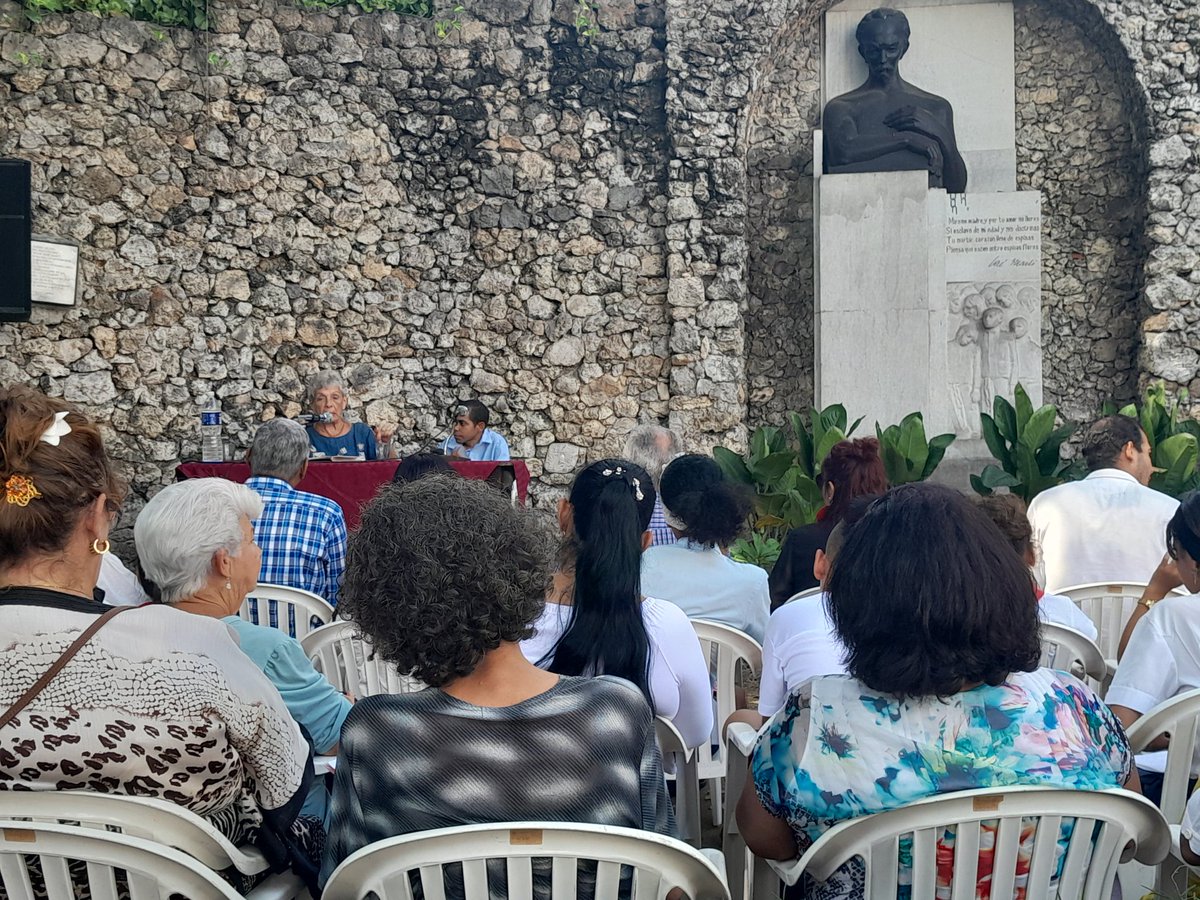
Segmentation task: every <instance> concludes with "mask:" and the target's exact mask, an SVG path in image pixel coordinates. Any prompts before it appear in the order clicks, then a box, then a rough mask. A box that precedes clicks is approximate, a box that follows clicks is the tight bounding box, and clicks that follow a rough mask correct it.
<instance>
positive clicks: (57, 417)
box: [21, 412, 71, 506]
mask: <svg viewBox="0 0 1200 900" xmlns="http://www.w3.org/2000/svg"><path fill="white" fill-rule="evenodd" d="M70 433H71V423H69V422H68V421H67V413H66V412H57V413H55V414H54V421H53V422H51V423H50V427H49V428H47V429H46V430H45V431H43V432H42V436H41V437H40V438H38V440H40V441H42V442H43V443H46V444H49V445H50V446H51V447H57V446H58V442H59V441H60V440H62V439H63V438H64V437H66V436H67V435H68V434H70ZM21 505H22V506H24V505H25V504H24V503H22V504H21Z"/></svg>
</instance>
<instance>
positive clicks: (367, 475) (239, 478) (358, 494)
mask: <svg viewBox="0 0 1200 900" xmlns="http://www.w3.org/2000/svg"><path fill="white" fill-rule="evenodd" d="M449 462H450V465H451V466H453V467H454V469H455V471H457V472H458V473H459V474H460V475H463V476H464V477H466V478H475V479H478V480H480V481H486V480H487V479H488V478H490V477H491V476H492V473H494V472H495V471H496V468H497V467H498V466H508V465H511V466H512V469H513V474H514V475H515V476H516V479H517V499H518V500H520V502H521V505H522V506H523V505H524V504H525V501H526V499H527V497H528V495H529V469H528V468H526V466H525V463H524V462H523V461H522V460H519V459H514V460H512V461H511V462H474V461H472V460H466V459H451V460H449ZM397 465H399V460H395V459H386V460H375V461H371V462H329V461H328V460H313V461H312V462H310V463H309V464H308V472H306V473H305V475H304V480H303V481H301V482H300V490H302V491H309V492H310V493H313V494H319V495H320V496H322V497H328V498H329V499H330V500H333V501H335V502H336V503H337V504H338V505H339V506H341V507H342V512H343V513H344V514H345V516H346V527H347V528H349V529H350V530H351V531H353V530H354V529H355V528H357V527H358V519H359V516H360V515H361V513H362V508H363V506H365V505H366V504H367V502H369V501H370V500H371V498H372V497H374V496H375V492H376V491H378V490H379V486H380V485H381V484H387V483H388V482H390V481H391V480H392V476H393V475H395V474H396V466H397ZM249 477H250V466H248V465H247V464H246V463H244V462H236V463H205V462H185V463H181V464H180V465H179V466H177V467H176V469H175V480H176V481H182V480H183V479H185V478H228V479H229V480H230V481H236V482H238V483H239V484H240V483H242V482H244V481H245V480H246V479H247V478H249Z"/></svg>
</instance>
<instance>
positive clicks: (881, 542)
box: [738, 484, 1137, 900]
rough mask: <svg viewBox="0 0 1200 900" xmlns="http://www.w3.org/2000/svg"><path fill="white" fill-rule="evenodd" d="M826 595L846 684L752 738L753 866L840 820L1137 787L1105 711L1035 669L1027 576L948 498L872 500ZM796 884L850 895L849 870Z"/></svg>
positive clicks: (748, 800) (1073, 684) (941, 490)
mask: <svg viewBox="0 0 1200 900" xmlns="http://www.w3.org/2000/svg"><path fill="white" fill-rule="evenodd" d="M827 589H828V591H829V602H830V611H831V613H832V616H833V621H834V626H835V627H836V629H837V633H838V636H839V637H840V638H841V641H842V643H843V644H844V645H845V647H846V651H847V654H846V668H847V670H848V672H849V674H848V675H839V676H827V677H821V678H817V679H814V680H813V681H810V682H808V683H807V684H806V685H804V686H803V687H802V688H801V689H800V690H798V691H796V692H795V693H793V694H792V695H791V696H790V697H789V698H788V701H787V704H786V705H785V706H784V708H783V709H782V710H781V711H780V712H779V713H778V714H776V715H775V716H774V717H773V718H772V719H771V721H770V722H769V723H768V724H767V726H766V729H765V730H764V731H763V733H762V734H761V735H760V737H759V740H758V746H757V747H756V749H755V751H754V755H753V760H752V764H751V766H752V770H753V771H752V774H753V777H752V778H750V779H747V784H746V790H745V791H744V792H743V793H742V796H741V798H740V801H739V805H738V824H739V826H740V827H741V830H742V834H743V835H745V838H746V842H747V844H748V845H749V846H750V848H751V850H753V852H755V853H756V854H758V855H759V856H762V857H764V858H768V859H789V858H791V857H794V856H796V854H797V853H798V852H802V851H803V850H804V849H805V848H806V847H807V846H808V845H809V844H811V843H812V842H813V841H815V840H816V839H817V838H818V837H820V836H821V835H822V834H823V833H824V832H825V831H827V830H828V829H829V828H831V827H833V826H834V825H836V824H838V823H839V822H842V821H845V820H847V819H852V818H856V817H858V816H864V815H868V814H870V813H874V812H880V811H883V810H888V809H895V808H898V807H902V806H904V805H906V804H908V803H911V802H913V801H915V800H919V799H922V798H925V797H930V796H933V795H936V794H940V793H947V792H951V791H961V790H970V789H973V788H988V787H1005V786H1009V785H1019V784H1031V785H1035V784H1040V785H1056V786H1065V787H1071V788H1076V789H1081V790H1101V789H1106V788H1113V787H1118V786H1121V785H1122V784H1124V783H1125V782H1126V780H1127V779H1129V781H1130V782H1131V784H1133V785H1134V786H1135V789H1136V783H1137V779H1136V775H1131V772H1132V767H1131V760H1130V755H1129V745H1128V742H1127V741H1126V739H1125V733H1124V731H1123V730H1122V728H1121V725H1120V723H1119V722H1118V721H1117V720H1116V718H1115V717H1114V716H1113V715H1112V713H1111V712H1110V711H1109V709H1108V707H1107V706H1105V705H1104V703H1103V701H1101V700H1100V699H1099V698H1098V697H1097V696H1096V695H1095V694H1093V693H1092V691H1091V690H1089V689H1088V688H1087V687H1086V686H1085V685H1084V684H1083V683H1082V682H1080V681H1078V680H1077V679H1075V678H1074V677H1072V676H1071V675H1068V674H1066V673H1063V672H1055V671H1051V670H1049V669H1039V668H1037V664H1038V659H1039V657H1040V653H1041V647H1040V641H1039V637H1038V617H1037V611H1036V608H1035V606H1034V604H1033V603H1032V602H1031V600H1032V597H1031V593H1032V592H1031V590H1030V586H1029V572H1028V570H1027V569H1026V567H1025V565H1024V564H1023V563H1022V561H1021V560H1020V559H1018V558H1017V556H1016V555H1015V554H1013V553H1012V552H1011V551H1010V550H1009V548H1008V546H1007V544H1006V543H1005V542H1004V539H1003V537H1002V536H1001V535H1000V533H999V532H998V531H997V530H996V527H995V526H994V525H993V524H992V523H991V522H990V521H989V520H988V519H987V517H986V516H985V515H984V514H983V512H982V511H980V510H979V509H978V508H977V507H976V506H974V505H973V504H972V503H971V502H970V501H968V500H967V499H966V498H965V497H963V496H962V495H960V494H959V493H958V492H957V491H954V490H951V489H949V488H945V487H941V486H938V485H931V484H906V485H903V486H901V487H897V488H894V489H893V490H891V491H890V492H888V493H887V494H886V495H885V496H884V497H882V498H881V499H879V500H878V501H876V502H875V503H873V504H872V505H871V507H870V509H868V510H867V512H866V513H865V514H864V516H863V518H862V519H861V520H860V521H859V522H858V523H856V524H855V525H854V527H853V528H851V529H850V532H849V533H848V534H847V536H846V540H845V543H844V544H843V545H842V548H841V550H840V552H839V553H838V556H837V560H836V562H835V563H834V565H833V571H832V572H831V573H830V576H829V582H828V585H827ZM901 626H902V627H901ZM985 839H986V838H985ZM981 846H982V844H981ZM945 851H946V852H947V853H949V852H950V850H949V848H945ZM941 852H942V851H941V849H939V855H940V854H941ZM980 871H981V874H983V875H984V878H986V877H987V876H986V874H985V873H984V869H982V868H981V870H980ZM903 877H904V876H903V875H902V876H901V878H902V880H903ZM808 887H809V888H810V892H809V893H806V894H804V896H806V897H813V898H818V900H821V898H826V897H861V896H863V870H862V866H861V865H858V866H855V865H854V864H850V865H847V866H845V867H843V868H841V869H839V870H838V871H837V872H835V873H834V874H833V876H832V877H831V878H830V879H829V881H827V882H825V883H823V884H821V885H809V886H808ZM981 889H982V890H984V891H986V886H985V885H984V884H983V883H981Z"/></svg>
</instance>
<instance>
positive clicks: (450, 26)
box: [433, 3, 463, 41]
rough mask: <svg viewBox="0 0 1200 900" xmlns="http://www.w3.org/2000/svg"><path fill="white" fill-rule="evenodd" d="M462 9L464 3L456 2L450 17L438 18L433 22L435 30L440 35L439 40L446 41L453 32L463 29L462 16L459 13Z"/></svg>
mask: <svg viewBox="0 0 1200 900" xmlns="http://www.w3.org/2000/svg"><path fill="white" fill-rule="evenodd" d="M462 11H463V6H462V4H461V3H456V4H455V5H454V9H452V10H451V17H450V18H446V19H438V20H437V21H435V22H434V23H433V32H434V34H436V35H437V36H438V40H441V41H444V40H445V39H446V38H448V37H449V36H450V35H451V33H453V32H455V31H459V30H461V29H462V17H461V16H460V15H459V14H460V13H461V12H462Z"/></svg>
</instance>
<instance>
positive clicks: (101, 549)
mask: <svg viewBox="0 0 1200 900" xmlns="http://www.w3.org/2000/svg"><path fill="white" fill-rule="evenodd" d="M111 546H112V545H111V544H110V543H109V542H108V538H105V539H104V540H102V541H101V540H99V539H97V540H94V541H92V552H93V553H95V554H96V555H97V556H102V555H103V554H105V553H107V552H108V550H109V548H110V547H111Z"/></svg>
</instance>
